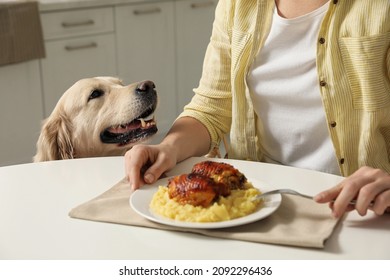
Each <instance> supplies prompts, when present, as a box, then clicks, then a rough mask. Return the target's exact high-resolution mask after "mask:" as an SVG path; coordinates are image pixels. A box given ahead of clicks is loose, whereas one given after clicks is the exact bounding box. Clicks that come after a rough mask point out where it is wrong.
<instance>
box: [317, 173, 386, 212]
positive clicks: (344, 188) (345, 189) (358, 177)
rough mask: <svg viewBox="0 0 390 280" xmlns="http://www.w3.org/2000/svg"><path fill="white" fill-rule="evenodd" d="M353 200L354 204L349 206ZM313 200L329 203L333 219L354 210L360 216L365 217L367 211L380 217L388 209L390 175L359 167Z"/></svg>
mask: <svg viewBox="0 0 390 280" xmlns="http://www.w3.org/2000/svg"><path fill="white" fill-rule="evenodd" d="M354 199H356V204H355V205H354V206H353V205H350V204H349V202H350V201H351V200H354ZM314 200H315V201H316V202H318V203H329V205H330V208H331V209H332V214H333V216H334V217H335V218H339V217H341V216H342V215H343V214H344V213H345V212H346V211H351V210H354V209H356V211H357V212H358V213H359V214H360V215H361V216H364V215H366V214H367V210H368V209H370V210H372V211H374V212H375V213H376V214H377V215H382V214H383V213H385V212H387V211H388V207H390V175H389V174H388V173H387V172H385V171H383V170H380V169H374V168H371V167H367V166H365V167H361V168H360V169H359V170H357V171H356V172H355V173H353V174H352V175H351V176H349V177H347V178H345V179H344V180H343V181H342V182H340V183H339V184H338V185H336V186H334V187H333V188H330V189H328V190H326V191H323V192H321V193H319V194H317V195H316V196H315V197H314ZM333 200H334V202H332V201H333Z"/></svg>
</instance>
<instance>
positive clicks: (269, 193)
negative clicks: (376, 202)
mask: <svg viewBox="0 0 390 280" xmlns="http://www.w3.org/2000/svg"><path fill="white" fill-rule="evenodd" d="M278 193H280V194H292V195H298V196H301V197H304V198H308V199H313V196H310V195H306V194H302V193H300V192H297V191H294V190H292V189H277V190H272V191H269V192H265V193H262V194H259V195H257V196H255V197H254V198H253V200H258V199H263V198H264V197H265V196H267V195H271V194H278ZM333 201H334V200H333ZM349 204H351V205H355V204H356V200H355V199H353V200H351V201H350V202H349ZM372 205H373V203H371V204H370V206H372Z"/></svg>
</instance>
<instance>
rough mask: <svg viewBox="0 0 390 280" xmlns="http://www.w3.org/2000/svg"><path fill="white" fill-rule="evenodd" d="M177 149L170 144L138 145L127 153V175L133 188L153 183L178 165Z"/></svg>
mask: <svg viewBox="0 0 390 280" xmlns="http://www.w3.org/2000/svg"><path fill="white" fill-rule="evenodd" d="M176 161H177V160H176V153H175V149H173V148H171V147H170V146H169V145H163V144H159V145H142V144H139V145H136V146H134V147H133V148H131V149H130V150H129V151H127V152H126V154H125V172H126V177H127V179H128V181H129V183H130V186H131V188H132V189H133V190H136V189H138V188H140V187H141V186H142V185H144V184H145V183H146V184H151V183H154V182H155V181H157V179H158V178H160V176H161V175H162V174H163V173H164V172H165V171H167V170H169V169H171V168H173V167H174V166H175V165H176Z"/></svg>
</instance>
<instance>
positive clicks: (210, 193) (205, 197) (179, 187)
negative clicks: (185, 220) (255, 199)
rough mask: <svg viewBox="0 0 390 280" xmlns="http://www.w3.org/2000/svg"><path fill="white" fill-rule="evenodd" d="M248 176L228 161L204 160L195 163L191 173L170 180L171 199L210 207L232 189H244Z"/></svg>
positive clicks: (181, 202) (169, 191) (169, 192)
mask: <svg viewBox="0 0 390 280" xmlns="http://www.w3.org/2000/svg"><path fill="white" fill-rule="evenodd" d="M246 181H247V180H246V177H245V176H244V175H243V174H242V173H241V172H239V171H238V170H237V169H235V168H234V167H233V166H231V165H230V164H227V163H220V162H213V161H203V162H200V163H198V164H195V165H194V166H193V168H192V171H191V173H190V174H182V175H179V176H176V177H173V178H171V179H170V180H169V181H168V194H169V198H170V199H174V200H176V201H177V202H178V203H180V204H182V205H184V204H191V205H193V206H203V207H208V206H209V205H210V204H211V203H212V202H214V201H215V200H217V199H218V198H219V197H220V196H228V195H230V193H231V190H234V189H243V188H244V184H245V183H246Z"/></svg>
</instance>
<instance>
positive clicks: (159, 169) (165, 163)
mask: <svg viewBox="0 0 390 280" xmlns="http://www.w3.org/2000/svg"><path fill="white" fill-rule="evenodd" d="M175 164H176V161H175V160H174V159H173V158H172V157H171V156H168V155H167V153H165V152H163V151H161V152H160V153H159V154H158V156H157V158H156V159H155V160H154V162H153V164H152V165H150V166H149V167H148V168H147V169H146V170H145V174H144V176H143V178H144V180H145V182H146V183H148V184H152V183H154V182H156V181H157V180H158V179H159V178H160V177H161V176H162V175H163V174H164V173H165V172H166V171H167V170H170V169H171V168H172V167H173V166H174V165H175Z"/></svg>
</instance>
